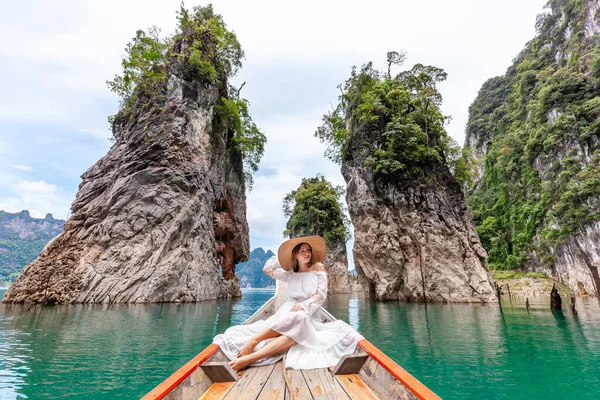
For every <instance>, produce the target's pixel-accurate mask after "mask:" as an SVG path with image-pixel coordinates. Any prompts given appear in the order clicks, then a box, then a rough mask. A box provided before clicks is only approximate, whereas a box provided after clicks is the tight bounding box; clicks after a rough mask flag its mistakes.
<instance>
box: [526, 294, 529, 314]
mask: <svg viewBox="0 0 600 400" xmlns="http://www.w3.org/2000/svg"><path fill="white" fill-rule="evenodd" d="M525 308H527V314H529V297H525Z"/></svg>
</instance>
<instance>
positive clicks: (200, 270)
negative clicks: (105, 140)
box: [3, 9, 249, 303]
mask: <svg viewBox="0 0 600 400" xmlns="http://www.w3.org/2000/svg"><path fill="white" fill-rule="evenodd" d="M210 12H212V9H211V10H210ZM199 20H201V18H200V17H198V18H197V20H196V21H199ZM182 21H183V22H186V20H184V19H182ZM183 22H182V24H183ZM186 23H190V22H189V18H188V20H187V22H186ZM188 31H189V32H194V31H193V30H191V29H188ZM196 32H199V31H196ZM202 32H204V33H203V34H204V36H203V37H202V40H203V41H204V42H202V45H204V46H207V41H208V40H210V37H209V36H208V35H207V33H206V31H202ZM197 46H198V42H197V41H196V38H194V37H192V36H188V35H186V31H185V30H184V31H183V33H182V34H180V35H179V36H177V37H176V38H175V41H174V43H173V44H172V47H171V49H172V51H173V53H172V54H169V57H170V58H169V60H168V62H167V63H166V65H164V66H162V65H161V66H160V68H156V69H155V70H154V72H156V73H164V74H165V76H164V80H163V81H161V84H160V86H159V91H158V94H157V95H155V96H154V97H152V102H153V103H151V104H150V106H148V103H144V102H143V100H144V99H145V98H144V97H143V96H141V95H140V96H139V100H138V101H137V102H136V103H135V104H133V105H131V106H130V109H129V110H128V113H125V112H121V113H119V114H118V115H117V117H116V119H115V120H114V123H113V134H114V139H115V141H114V144H113V146H112V147H111V148H110V150H109V151H108V153H107V154H106V155H105V156H104V157H102V158H101V159H100V160H99V161H98V162H96V164H94V165H93V166H92V167H91V168H89V169H88V170H87V171H86V172H85V173H84V174H83V175H82V182H81V184H80V186H79V191H78V193H77V196H76V198H75V201H74V202H73V203H72V215H71V217H70V218H69V220H68V221H67V222H66V224H65V227H64V231H63V232H62V233H61V234H60V235H59V236H58V237H56V238H55V239H54V240H52V241H51V242H50V243H49V244H48V245H47V246H46V248H45V249H44V250H43V252H42V253H41V255H40V257H39V258H38V259H37V260H35V261H34V262H32V263H31V264H29V265H28V266H27V267H26V268H25V270H24V271H23V273H22V275H21V276H20V278H19V279H18V280H17V281H16V282H15V283H14V284H13V285H12V286H11V287H10V289H9V290H8V292H7V293H6V294H5V296H4V298H3V302H5V303H113V302H179V301H181V302H195V301H201V300H206V299H215V298H221V297H227V296H241V292H240V289H239V281H238V279H237V277H236V276H235V270H234V266H235V263H237V262H240V261H244V260H246V259H247V258H248V255H249V238H248V224H247V221H246V205H245V193H244V191H245V190H244V172H243V162H242V154H241V153H240V151H238V150H237V149H236V147H235V146H234V143H233V141H232V137H233V134H234V133H233V131H232V129H231V128H230V127H228V124H227V121H224V119H223V118H222V116H220V115H219V114H218V113H217V111H216V110H217V108H218V105H219V104H220V102H222V101H223V100H222V99H223V98H227V96H228V93H227V85H226V77H227V76H226V75H224V76H222V77H221V80H220V81H217V80H215V79H207V78H206V75H202V74H199V73H197V72H196V70H194V69H193V68H191V67H190V64H189V61H188V60H190V59H191V58H189V56H190V54H191V53H190V52H191V51H194V49H196V48H197ZM206 53H208V51H207V52H205V54H206ZM204 65H207V64H204ZM219 265H222V267H223V268H222V271H223V272H222V277H220V276H219V272H218V269H219Z"/></svg>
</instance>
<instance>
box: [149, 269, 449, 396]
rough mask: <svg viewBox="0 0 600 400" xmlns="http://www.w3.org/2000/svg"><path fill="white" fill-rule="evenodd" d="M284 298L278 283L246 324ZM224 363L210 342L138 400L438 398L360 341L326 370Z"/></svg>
mask: <svg viewBox="0 0 600 400" xmlns="http://www.w3.org/2000/svg"><path fill="white" fill-rule="evenodd" d="M286 293H287V284H286V283H284V282H280V281H277V286H276V290H275V294H274V296H273V297H271V298H270V299H269V300H268V301H267V302H266V303H265V304H264V305H263V306H262V307H261V308H259V309H258V310H257V311H256V312H255V313H254V314H253V315H252V316H251V317H250V318H248V319H247V320H246V321H245V322H244V324H251V323H253V322H255V321H258V320H261V319H266V318H268V317H270V316H271V315H273V314H274V313H275V311H276V310H277V309H278V308H279V306H280V305H281V304H283V303H284V302H285V300H286V299H287V295H286ZM321 318H322V321H323V322H330V321H334V320H335V319H336V318H335V317H334V316H333V315H331V314H330V313H329V312H328V311H327V310H326V309H325V308H321ZM228 362H229V359H228V358H227V356H225V354H224V353H223V352H222V351H221V349H220V348H219V346H218V345H216V344H214V343H213V344H211V345H209V346H208V347H206V348H205V349H204V350H202V352H200V354H198V355H197V356H196V357H194V358H193V359H191V360H190V361H189V362H188V363H187V364H185V365H184V366H183V367H181V368H179V369H178V370H177V371H176V372H175V373H173V374H172V375H171V376H170V377H168V378H167V379H165V380H164V381H163V382H162V383H160V384H159V385H158V386H156V387H155V388H154V389H153V390H152V391H150V392H149V393H148V394H146V395H145V396H144V397H143V398H142V400H156V399H166V400H176V399H177V400H192V399H193V400H209V399H210V400H217V399H223V400H250V399H257V400H267V399H268V400H271V399H273V400H277V399H280V400H301V399H311V400H312V399H314V400H326V399H327V400H328V399H360V400H363V399H364V400H368V399H402V400H414V399H420V400H435V399H440V397H439V396H437V395H436V394H435V393H434V392H433V391H431V390H430V389H429V388H427V386H425V385H424V384H422V383H421V382H419V381H418V380H417V379H416V378H415V377H413V376H412V375H411V374H409V373H408V372H407V371H406V370H404V369H403V368H402V367H400V366H399V365H398V364H396V363H395V362H394V361H392V359H390V358H389V357H388V356H386V355H385V354H384V353H383V352H382V351H381V350H379V349H378V348H377V347H375V346H374V345H373V344H372V343H370V342H369V341H368V340H366V339H363V340H361V341H359V342H358V346H357V347H356V350H355V351H354V354H351V355H346V356H344V357H343V358H342V359H341V360H340V361H339V363H338V364H337V365H335V366H331V367H329V368H317V369H310V370H294V369H286V368H285V357H284V358H283V359H282V360H280V361H278V362H277V363H275V364H271V365H265V366H260V367H252V366H251V367H248V368H246V369H245V370H242V371H240V372H239V373H237V374H236V373H235V372H234V371H233V370H232V369H231V367H230V366H229V365H228Z"/></svg>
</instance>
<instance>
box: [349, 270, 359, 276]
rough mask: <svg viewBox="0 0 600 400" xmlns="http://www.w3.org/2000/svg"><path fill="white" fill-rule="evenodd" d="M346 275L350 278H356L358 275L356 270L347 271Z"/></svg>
mask: <svg viewBox="0 0 600 400" xmlns="http://www.w3.org/2000/svg"><path fill="white" fill-rule="evenodd" d="M348 273H349V274H350V275H352V276H358V273H357V272H356V269H352V270H350V271H348Z"/></svg>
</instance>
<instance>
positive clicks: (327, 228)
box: [283, 175, 352, 294]
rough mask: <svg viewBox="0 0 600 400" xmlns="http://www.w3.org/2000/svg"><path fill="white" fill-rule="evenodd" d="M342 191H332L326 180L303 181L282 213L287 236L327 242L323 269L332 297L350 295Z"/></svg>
mask: <svg viewBox="0 0 600 400" xmlns="http://www.w3.org/2000/svg"><path fill="white" fill-rule="evenodd" d="M342 194H343V188H341V187H333V186H332V185H331V184H330V183H329V182H328V181H327V180H325V177H323V176H322V175H317V177H315V178H305V179H302V183H301V184H300V186H299V187H298V189H296V190H293V191H292V192H290V193H289V194H288V195H287V196H286V197H285V198H284V201H283V211H284V214H285V216H286V217H288V218H289V220H288V223H287V229H286V230H285V232H284V233H283V234H284V235H285V236H289V237H290V238H295V237H299V236H310V235H319V236H322V237H323V238H324V239H325V241H326V242H327V256H326V257H325V260H324V261H323V265H324V266H325V269H326V270H327V290H328V292H329V293H332V294H333V293H350V292H351V291H352V285H351V282H350V274H349V272H348V254H347V250H346V241H347V240H348V237H349V232H348V223H349V221H347V217H346V216H345V215H344V207H343V206H342V204H341V203H340V201H339V196H341V195H342Z"/></svg>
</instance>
